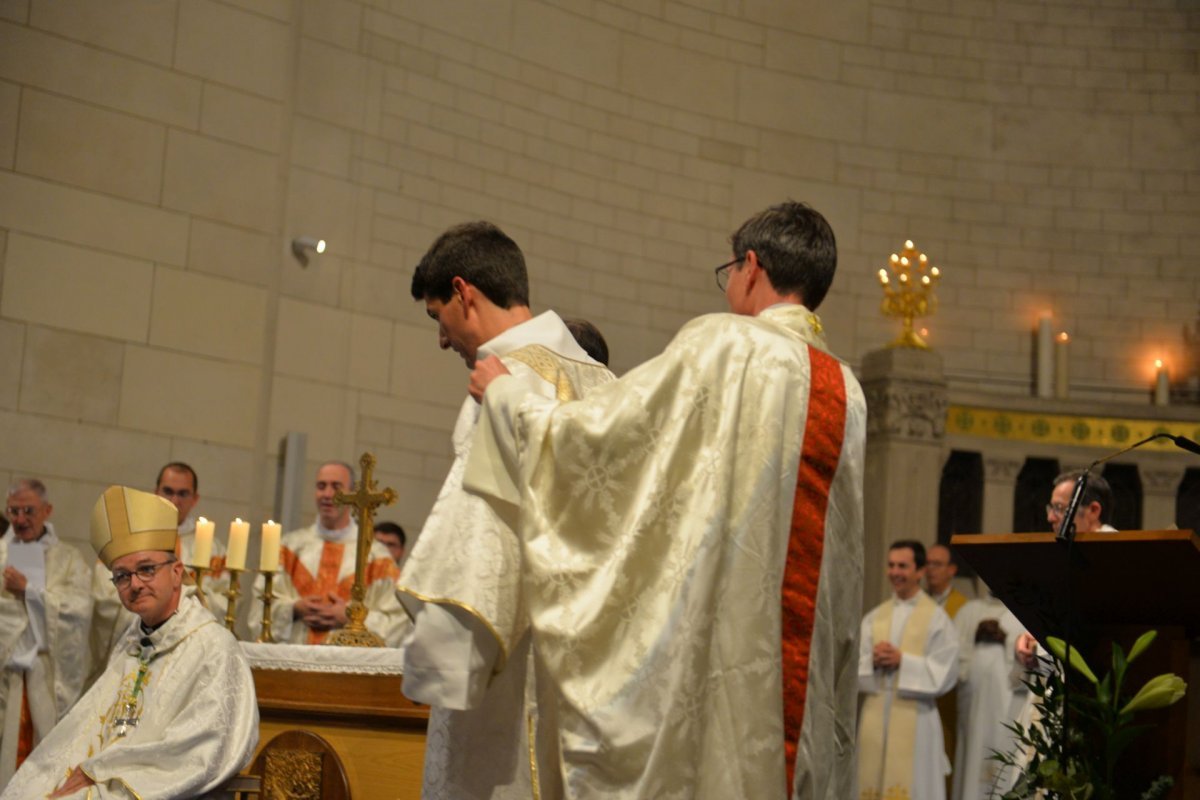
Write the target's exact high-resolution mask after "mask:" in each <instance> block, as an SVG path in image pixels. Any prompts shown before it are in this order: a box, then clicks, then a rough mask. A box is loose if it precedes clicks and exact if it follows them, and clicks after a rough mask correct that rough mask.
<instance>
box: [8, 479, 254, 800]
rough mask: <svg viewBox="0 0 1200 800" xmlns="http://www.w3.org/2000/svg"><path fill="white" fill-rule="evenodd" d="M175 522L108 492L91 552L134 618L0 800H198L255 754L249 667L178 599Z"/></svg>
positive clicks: (132, 492)
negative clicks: (94, 677)
mask: <svg viewBox="0 0 1200 800" xmlns="http://www.w3.org/2000/svg"><path fill="white" fill-rule="evenodd" d="M176 524H177V517H176V511H175V508H174V506H172V505H171V504H170V503H168V502H167V501H166V500H164V499H162V498H161V497H155V496H154V495H152V494H149V493H147V492H139V491H137V490H136V489H129V488H126V487H123V486H112V487H110V488H109V489H108V490H106V491H105V492H104V494H102V495H101V496H100V499H99V500H98V501H97V502H96V505H95V507H94V508H93V509H92V523H91V529H92V546H93V547H94V548H95V549H96V552H97V554H98V555H99V556H100V559H101V561H103V562H104V563H105V564H106V565H108V566H109V567H110V568H111V570H112V572H111V575H112V578H111V579H112V582H113V584H114V585H115V586H116V587H117V591H118V592H119V593H120V596H121V602H122V603H123V604H124V606H125V608H127V609H129V611H131V612H132V613H134V614H135V615H137V618H138V621H137V623H136V624H134V625H132V626H131V627H129V628H127V629H126V630H125V631H124V633H123V635H122V637H121V639H120V640H119V641H118V643H117V647H116V648H115V649H114V650H113V653H112V657H111V659H110V660H109V662H108V666H107V668H106V669H105V671H104V674H102V675H101V676H100V679H99V680H97V681H96V683H95V684H93V685H92V688H91V689H89V690H88V691H87V693H86V694H84V696H83V697H82V698H80V700H79V702H78V703H77V704H76V705H75V707H74V708H72V709H71V711H70V713H68V714H67V716H66V717H65V718H64V719H63V721H62V722H61V723H59V725H58V726H57V727H56V728H55V729H54V730H53V731H51V732H50V735H49V736H47V737H46V738H45V739H43V740H42V742H41V744H39V745H38V747H37V749H36V750H34V752H33V754H32V755H31V756H30V757H29V758H28V759H27V760H26V761H25V764H24V765H23V766H22V767H21V769H20V770H19V771H18V772H17V774H16V775H15V776H14V777H13V779H12V782H11V783H9V785H8V788H7V789H6V790H5V792H4V794H3V795H0V800H30V798H43V797H45V798H51V800H57V798H76V799H77V800H84V798H99V800H104V799H105V798H140V800H174V798H183V797H198V796H201V795H203V794H205V793H206V792H208V791H210V790H212V789H213V788H215V787H217V786H219V785H220V784H221V783H223V782H225V780H227V779H228V778H229V777H230V776H232V775H234V774H235V773H237V772H238V770H240V769H241V768H242V767H243V766H245V765H246V763H247V762H248V761H249V760H250V758H251V757H252V756H253V755H254V747H255V745H256V744H257V743H258V704H257V702H256V700H255V696H254V679H253V678H252V677H251V675H250V667H249V665H248V664H247V662H246V657H245V656H244V655H242V651H241V648H240V647H239V646H238V643H237V642H236V641H235V640H234V638H233V636H232V634H230V633H229V631H227V630H225V628H223V627H222V626H221V625H219V624H217V621H216V620H215V619H213V616H212V614H210V613H209V612H208V611H207V610H205V609H204V608H203V607H202V606H201V605H200V603H199V601H198V600H196V599H195V597H192V596H186V597H185V596H184V595H183V564H182V563H180V561H179V559H178V558H177V557H176V556H175V547H176V539H177V537H178V533H177V531H176ZM84 574H86V568H85V572H84Z"/></svg>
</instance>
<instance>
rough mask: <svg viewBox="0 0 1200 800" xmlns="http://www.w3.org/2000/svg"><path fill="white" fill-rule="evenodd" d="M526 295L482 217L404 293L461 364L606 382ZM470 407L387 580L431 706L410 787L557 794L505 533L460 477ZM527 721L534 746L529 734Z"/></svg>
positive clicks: (410, 686) (457, 796)
mask: <svg viewBox="0 0 1200 800" xmlns="http://www.w3.org/2000/svg"><path fill="white" fill-rule="evenodd" d="M528 297H529V289H528V279H527V276H526V270H525V262H524V257H523V256H522V254H521V251H520V249H519V248H518V247H517V245H516V243H515V242H513V241H512V240H511V239H509V238H508V237H507V236H506V235H504V234H503V232H501V231H500V230H499V229H498V228H496V227H495V226H493V225H491V224H489V223H479V222H477V223H467V224H465V225H459V226H456V227H454V228H451V229H450V230H448V231H446V232H445V233H444V234H443V235H442V236H440V237H439V238H438V239H437V241H436V242H435V243H434V244H433V245H432V246H431V247H430V249H429V252H428V253H427V254H426V256H425V257H424V258H423V259H422V261H421V263H420V265H418V267H417V269H416V271H415V273H414V275H413V298H414V299H416V300H423V301H425V303H426V309H427V311H428V313H429V314H430V316H431V317H433V318H434V319H435V320H437V322H438V342H439V345H440V346H441V347H442V348H443V349H450V348H453V349H454V350H455V351H456V352H458V353H459V354H460V355H461V356H462V357H463V358H464V359H465V360H466V362H467V364H468V366H470V365H472V364H473V363H474V360H475V358H476V357H477V356H498V357H500V358H503V359H504V361H505V363H506V364H508V365H509V366H510V367H511V369H512V370H513V371H514V373H516V374H518V375H519V376H520V380H521V382H522V385H523V386H524V388H525V390H526V391H528V392H533V393H537V394H540V395H543V396H546V397H551V398H554V397H558V398H562V399H572V398H574V397H577V396H580V395H582V394H584V393H586V392H587V391H588V390H589V389H590V388H591V387H593V386H595V385H598V384H601V383H606V382H608V381H610V380H611V379H612V374H611V373H610V372H609V371H608V370H607V369H605V368H604V367H603V366H601V365H599V364H597V363H596V362H594V361H593V360H592V359H591V358H589V357H588V355H587V354H586V353H585V352H584V351H583V350H582V349H581V348H580V346H579V345H578V344H577V342H576V341H575V339H574V338H573V337H572V335H571V332H570V331H569V330H568V329H567V327H566V326H565V325H564V324H563V322H562V320H561V319H559V317H558V315H556V314H555V313H554V312H553V311H547V312H544V313H542V314H540V315H539V316H537V317H533V316H532V314H531V312H530V310H529V305H528V302H529V300H528ZM478 417H479V405H478V404H477V403H476V402H475V401H474V400H472V399H471V398H469V397H468V398H466V399H465V400H464V402H463V405H462V410H461V411H460V412H459V415H458V421H457V423H456V424H455V426H454V434H453V437H452V443H453V447H454V462H453V464H452V465H451V467H450V472H449V474H448V475H447V476H446V480H445V482H444V483H443V485H442V489H441V491H440V492H439V494H438V498H437V500H436V502H435V503H434V506H433V510H432V511H431V512H430V515H429V518H428V519H427V520H426V522H425V526H424V528H423V529H422V530H421V535H420V537H419V538H418V539H417V543H416V545H415V546H414V547H413V549H412V551H411V553H410V554H409V556H408V560H407V562H406V563H405V567H404V572H403V575H402V578H401V580H400V581H399V583H398V584H397V591H398V593H399V597H400V599H401V601H402V602H403V603H404V605H405V606H406V607H407V608H408V609H409V611H410V612H411V613H412V615H413V617H414V627H413V630H412V633H411V634H410V635H409V636H408V637H407V639H406V641H405V666H404V693H405V694H406V695H407V696H408V697H410V698H412V699H413V700H416V701H418V702H422V703H427V704H429V705H430V706H431V708H430V715H429V731H428V735H427V737H426V749H425V773H424V789H423V794H422V796H423V797H424V798H425V799H426V800H442V799H443V798H445V800H467V799H468V798H497V799H498V798H507V797H512V798H530V797H539V796H540V797H541V798H543V800H551V798H554V797H557V796H559V795H560V793H561V787H560V785H559V781H558V779H557V766H558V765H557V756H556V755H555V749H554V734H555V731H554V729H553V727H552V726H551V727H550V728H549V730H547V725H546V723H545V721H544V720H542V719H541V718H540V717H539V713H538V711H539V708H538V702H537V687H536V685H535V681H534V676H533V674H532V669H531V653H530V648H529V645H530V636H529V623H528V618H527V614H526V611H525V608H524V604H523V603H522V601H521V592H520V577H521V569H520V565H521V555H520V549H519V546H518V542H517V539H516V537H515V535H514V534H513V532H512V531H511V530H510V529H509V528H508V526H506V525H505V524H504V523H503V522H501V521H500V519H499V518H498V517H497V516H496V515H495V514H494V513H493V512H492V510H491V509H490V508H488V506H487V504H486V503H484V502H483V501H482V500H481V499H479V498H478V497H475V496H472V495H469V494H467V493H466V492H464V491H463V489H462V475H463V469H464V467H465V465H466V460H467V457H468V456H469V454H470V446H471V436H472V434H473V433H474V431H475V424H476V420H477V419H478ZM531 733H532V734H533V737H534V741H535V742H537V743H540V746H538V745H537V744H535V745H533V746H531V745H530V734H531ZM535 786H536V788H535Z"/></svg>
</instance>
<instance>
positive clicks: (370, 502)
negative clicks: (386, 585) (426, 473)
mask: <svg viewBox="0 0 1200 800" xmlns="http://www.w3.org/2000/svg"><path fill="white" fill-rule="evenodd" d="M358 463H359V465H360V466H362V478H360V479H359V482H358V486H356V487H355V489H354V491H353V492H351V493H349V494H347V493H346V492H338V493H337V494H335V495H334V496H333V502H335V503H337V504H338V505H342V506H354V518H355V519H357V520H358V551H357V552H356V553H355V558H354V588H353V589H351V590H350V605H349V606H347V607H346V617H347V618H348V619H349V620H350V621H349V622H348V623H347V624H346V627H344V628H342V629H341V630H339V631H335V632H334V633H333V635H331V636H330V637H329V638H328V639H327V640H326V642H327V643H328V644H332V645H341V646H343V647H383V645H384V641H383V639H381V638H380V637H379V636H377V635H376V634H374V633H372V632H371V631H369V630H367V626H366V619H367V604H366V603H364V602H363V599H364V598H365V597H366V595H367V586H366V579H365V576H366V572H367V560H368V559H369V558H370V553H371V542H373V541H375V509H377V508H379V507H380V506H385V505H391V504H392V503H394V502H396V492H395V490H393V489H392V488H391V487H390V486H389V487H387V488H385V489H384V490H383V491H376V488H375V479H374V477H373V476H372V473H373V472H374V471H375V456H373V455H371V454H370V453H363V454H362V458H360V459H359V461H358Z"/></svg>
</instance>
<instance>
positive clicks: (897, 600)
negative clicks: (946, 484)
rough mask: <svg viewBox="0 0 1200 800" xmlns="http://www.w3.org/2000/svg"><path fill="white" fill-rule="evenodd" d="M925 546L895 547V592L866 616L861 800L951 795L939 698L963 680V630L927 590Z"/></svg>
mask: <svg viewBox="0 0 1200 800" xmlns="http://www.w3.org/2000/svg"><path fill="white" fill-rule="evenodd" d="M924 571H925V546H924V545H923V544H921V543H920V542H917V541H912V540H907V539H902V540H900V541H896V542H893V543H892V545H891V547H889V548H888V554H887V577H888V582H889V583H891V585H892V593H893V594H892V597H891V598H889V599H888V600H885V601H884V602H883V603H881V604H879V605H878V606H876V607H875V608H873V609H871V611H870V612H869V613H868V614H867V615H866V616H865V617H864V618H863V622H862V632H861V639H860V641H859V650H858V652H859V657H858V682H859V689H860V691H861V692H862V694H863V695H865V698H864V700H863V704H862V710H861V713H860V714H859V718H858V743H859V744H858V790H859V792H858V794H857V795H854V796H856V797H859V798H861V800H875V798H884V797H893V796H894V797H910V798H913V800H916V799H917V798H920V800H944V799H945V797H946V776H947V775H949V774H950V760H949V759H948V758H947V757H946V744H945V741H944V739H943V737H942V723H941V720H940V718H939V716H938V710H937V704H936V702H935V701H936V700H937V698H938V697H941V696H942V695H944V694H945V693H946V692H948V691H950V690H951V689H952V688H954V683H955V681H956V680H957V678H958V632H957V631H956V630H955V628H954V623H952V622H951V621H950V617H949V616H947V615H946V612H945V611H943V610H942V609H941V607H940V606H939V605H938V604H937V603H935V602H934V601H933V600H932V599H931V598H930V597H929V595H927V594H925V592H923V591H921V577H922V575H923V573H924Z"/></svg>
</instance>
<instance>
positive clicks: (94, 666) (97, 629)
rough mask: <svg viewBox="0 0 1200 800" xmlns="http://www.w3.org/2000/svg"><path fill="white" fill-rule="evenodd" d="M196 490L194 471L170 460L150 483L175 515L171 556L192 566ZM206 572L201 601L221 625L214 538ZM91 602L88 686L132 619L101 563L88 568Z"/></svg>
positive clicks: (221, 579)
mask: <svg viewBox="0 0 1200 800" xmlns="http://www.w3.org/2000/svg"><path fill="white" fill-rule="evenodd" d="M199 490H200V479H199V478H198V477H197V476H196V471H195V470H194V469H192V468H191V467H190V466H189V465H187V464H185V463H183V462H182V461H172V462H171V463H169V464H166V465H165V466H163V468H162V469H160V470H159V471H158V478H157V479H155V482H154V493H155V494H156V495H158V496H159V497H163V498H165V499H167V500H168V501H170V503H171V505H173V506H175V509H176V512H177V514H178V520H179V522H178V525H179V528H178V530H179V538H178V544H177V545H176V549H175V555H176V556H178V557H179V560H180V561H182V562H183V563H184V564H185V565H190V564H191V563H192V553H193V552H195V547H196V515H195V514H194V513H193V510H194V509H195V507H196V503H198V502H199V500H200V491H199ZM209 569H210V570H211V571H210V572H208V573H207V574H205V576H204V587H203V588H204V595H205V602H206V603H207V605H208V608H209V610H210V611H211V612H212V615H213V616H214V617H215V618H216V619H217V621H218V622H222V623H223V622H224V621H225V611H226V610H227V609H228V605H229V601H228V600H227V599H226V597H225V592H226V591H228V589H229V573H228V572H225V571H224V570H225V545H223V544H222V543H221V542H220V541H219V540H218V539H216V538H214V539H213V542H212V555H211V557H210V558H209ZM185 591H191V590H187V589H185ZM92 601H93V606H92V627H91V632H90V634H89V640H90V647H91V666H90V667H89V670H88V683H89V684H90V683H91V682H92V681H94V680H95V679H96V678H98V677H99V676H100V673H101V672H103V671H104V669H105V667H107V666H108V656H109V654H110V653H112V649H113V645H114V644H116V641H117V637H119V636H120V635H121V634H122V633H124V631H125V629H126V628H127V627H129V624H130V623H131V622H133V617H134V615H133V614H131V613H130V612H129V611H127V610H126V609H125V607H124V606H123V605H121V598H120V597H119V596H118V595H117V591H116V589H115V588H114V587H113V585H112V573H111V572H110V571H109V569H108V567H106V566H105V565H104V562H102V561H97V562H96V563H95V566H94V567H93V568H92Z"/></svg>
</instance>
